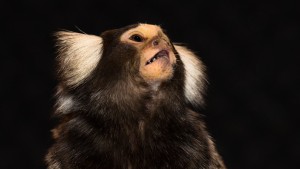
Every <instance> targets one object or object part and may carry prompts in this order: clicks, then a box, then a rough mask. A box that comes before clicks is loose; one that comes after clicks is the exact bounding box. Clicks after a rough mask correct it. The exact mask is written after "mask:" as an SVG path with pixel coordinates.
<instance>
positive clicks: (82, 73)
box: [55, 31, 103, 87]
mask: <svg viewBox="0 0 300 169" xmlns="http://www.w3.org/2000/svg"><path fill="white" fill-rule="evenodd" d="M55 36H56V37H57V46H58V57H57V60H58V69H59V71H58V74H59V77H60V81H61V82H62V83H64V84H65V85H67V86H72V87H74V86H77V85H79V84H80V83H81V82H82V81H83V80H84V79H85V78H86V77H87V76H88V75H90V73H91V72H92V71H93V70H94V69H95V67H96V66H97V64H98V62H99V61H100V59H101V56H102V47H103V45H102V41H103V40H102V38H101V37H100V36H95V35H87V34H83V33H76V32H67V31H60V32H57V33H56V34H55Z"/></svg>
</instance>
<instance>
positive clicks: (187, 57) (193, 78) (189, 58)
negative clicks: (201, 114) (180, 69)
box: [174, 45, 207, 107]
mask: <svg viewBox="0 0 300 169" xmlns="http://www.w3.org/2000/svg"><path fill="white" fill-rule="evenodd" d="M174 47H175V49H176V51H177V52H178V54H179V56H180V59H181V60H182V62H183V65H184V69H185V83H184V92H185V99H186V100H187V101H188V102H189V103H191V104H192V105H194V106H196V107H198V106H201V105H203V103H204V98H203V95H204V93H205V87H206V84H207V80H206V75H205V66H204V65H203V63H202V61H201V60H200V58H199V57H198V56H196V55H195V54H194V53H193V52H192V51H191V50H189V49H187V48H186V47H183V46H179V45H175V46H174Z"/></svg>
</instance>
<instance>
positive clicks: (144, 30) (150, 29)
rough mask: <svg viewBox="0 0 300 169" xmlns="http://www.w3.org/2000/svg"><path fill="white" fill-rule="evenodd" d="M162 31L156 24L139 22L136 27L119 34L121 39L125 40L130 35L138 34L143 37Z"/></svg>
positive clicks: (153, 35)
mask: <svg viewBox="0 0 300 169" xmlns="http://www.w3.org/2000/svg"><path fill="white" fill-rule="evenodd" d="M159 32H161V33H162V30H161V28H160V27H159V26H157V25H150V24H139V25H138V26H137V27H135V28H132V29H129V30H128V31H126V32H124V33H123V35H122V36H121V41H126V40H127V39H128V38H129V37H130V36H131V35H134V34H140V35H142V36H143V37H144V38H153V37H155V36H157V35H158V34H159Z"/></svg>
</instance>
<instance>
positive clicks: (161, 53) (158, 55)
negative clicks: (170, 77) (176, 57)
mask: <svg viewBox="0 0 300 169" xmlns="http://www.w3.org/2000/svg"><path fill="white" fill-rule="evenodd" d="M161 57H166V58H169V52H168V51H167V50H161V51H159V52H157V53H156V54H155V55H154V56H153V57H152V58H150V59H149V60H148V61H147V62H146V65H148V64H150V63H152V62H154V61H155V60H156V59H158V58H161Z"/></svg>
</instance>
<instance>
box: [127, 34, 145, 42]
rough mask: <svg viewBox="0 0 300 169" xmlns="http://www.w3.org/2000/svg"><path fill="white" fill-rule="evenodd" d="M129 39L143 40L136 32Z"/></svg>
mask: <svg viewBox="0 0 300 169" xmlns="http://www.w3.org/2000/svg"><path fill="white" fill-rule="evenodd" d="M129 39H130V40H132V41H135V42H143V41H144V38H143V37H142V36H141V35H138V34H134V35H131V36H130V38H129Z"/></svg>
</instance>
